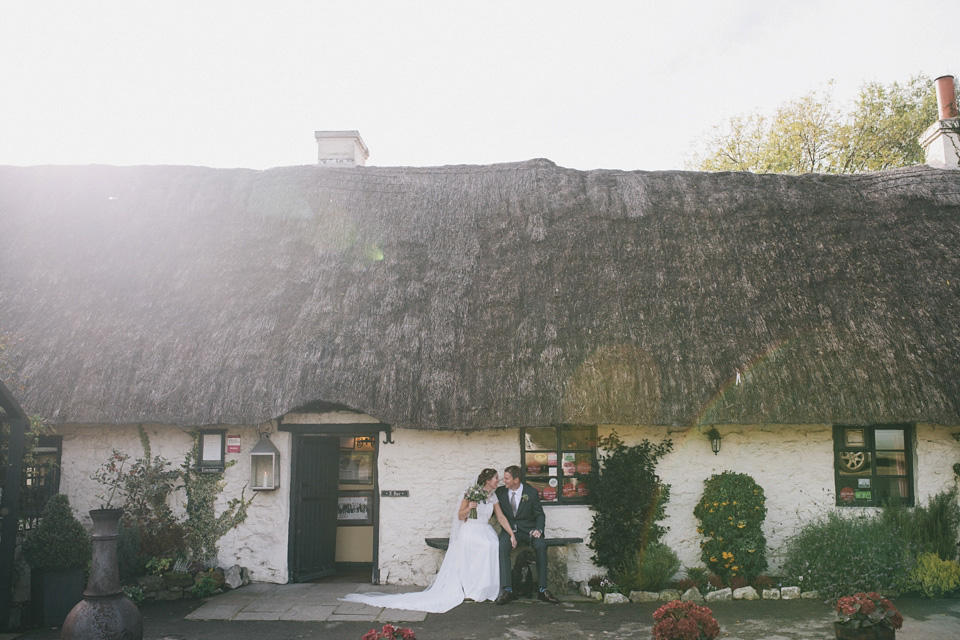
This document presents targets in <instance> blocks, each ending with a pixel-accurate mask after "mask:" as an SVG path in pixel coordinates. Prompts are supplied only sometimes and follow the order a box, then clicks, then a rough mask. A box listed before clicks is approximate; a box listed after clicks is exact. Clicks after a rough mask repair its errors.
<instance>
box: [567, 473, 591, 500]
mask: <svg viewBox="0 0 960 640" xmlns="http://www.w3.org/2000/svg"><path fill="white" fill-rule="evenodd" d="M562 493H563V497H564V498H585V497H587V496H588V495H590V489H589V488H587V481H586V480H584V479H583V478H564V479H563V490H562Z"/></svg>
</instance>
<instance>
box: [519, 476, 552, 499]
mask: <svg viewBox="0 0 960 640" xmlns="http://www.w3.org/2000/svg"><path fill="white" fill-rule="evenodd" d="M527 484H529V485H530V486H531V487H533V488H534V489H536V490H537V493H539V494H540V500H541V501H542V502H557V498H558V497H559V493H560V492H559V491H557V485H558V484H559V483H558V482H557V479H556V478H550V479H549V480H543V479H542V478H541V479H539V480H528V481H527Z"/></svg>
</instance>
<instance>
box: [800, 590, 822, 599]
mask: <svg viewBox="0 0 960 640" xmlns="http://www.w3.org/2000/svg"><path fill="white" fill-rule="evenodd" d="M819 598H820V593H819V592H818V591H817V590H816V589H814V590H813V591H804V592H802V593H801V594H800V599H801V600H818V599H819Z"/></svg>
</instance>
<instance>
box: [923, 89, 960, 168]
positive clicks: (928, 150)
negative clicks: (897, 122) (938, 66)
mask: <svg viewBox="0 0 960 640" xmlns="http://www.w3.org/2000/svg"><path fill="white" fill-rule="evenodd" d="M935 84H936V86H937V108H938V109H939V114H940V115H939V118H940V119H939V120H938V121H937V122H934V123H933V124H932V125H931V126H930V127H929V128H928V129H927V130H926V131H924V132H923V135H921V136H920V146H921V147H923V150H924V153H925V154H926V162H927V164H928V165H930V166H931V167H937V168H938V169H960V118H958V117H957V97H956V95H957V94H956V90H955V89H954V88H953V76H940V77H939V78H937V79H936V81H935Z"/></svg>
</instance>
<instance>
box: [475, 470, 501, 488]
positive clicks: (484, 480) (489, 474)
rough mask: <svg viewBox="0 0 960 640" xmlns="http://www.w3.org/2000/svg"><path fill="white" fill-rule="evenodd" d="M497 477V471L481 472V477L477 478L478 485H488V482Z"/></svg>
mask: <svg viewBox="0 0 960 640" xmlns="http://www.w3.org/2000/svg"><path fill="white" fill-rule="evenodd" d="M495 475H497V470H496V469H484V470H483V471H481V472H480V475H478V476H477V484H478V485H480V486H481V487H482V486H483V485H485V484H487V480H489V479H490V478H492V477H493V476H495Z"/></svg>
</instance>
